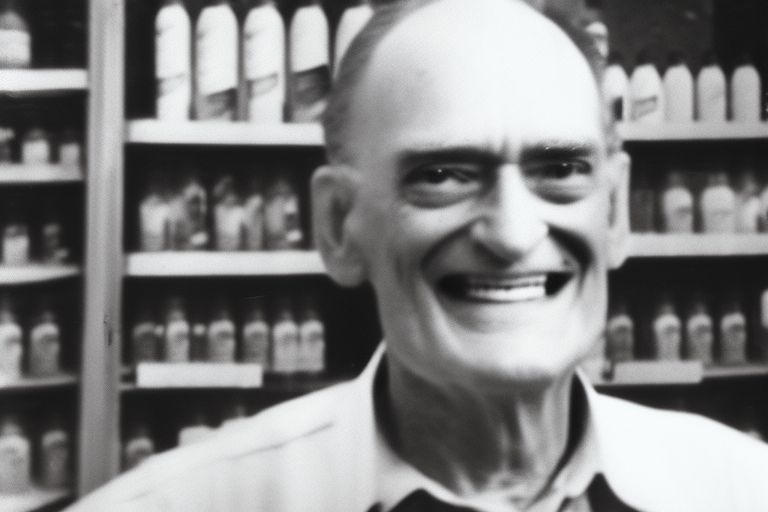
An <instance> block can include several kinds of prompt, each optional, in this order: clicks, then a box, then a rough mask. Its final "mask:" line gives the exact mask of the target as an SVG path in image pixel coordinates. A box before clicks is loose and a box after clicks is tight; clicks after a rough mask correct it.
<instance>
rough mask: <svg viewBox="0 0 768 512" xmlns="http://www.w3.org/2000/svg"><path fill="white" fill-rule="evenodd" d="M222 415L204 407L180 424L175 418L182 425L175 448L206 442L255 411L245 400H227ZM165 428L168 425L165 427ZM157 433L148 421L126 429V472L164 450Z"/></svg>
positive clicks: (124, 451) (179, 428)
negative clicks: (158, 440) (212, 435)
mask: <svg viewBox="0 0 768 512" xmlns="http://www.w3.org/2000/svg"><path fill="white" fill-rule="evenodd" d="M219 412H220V413H221V414H215V411H205V412H204V411H203V410H202V408H199V407H197V408H195V409H194V410H192V411H187V413H186V414H182V416H183V417H182V418H181V420H180V421H179V419H178V418H173V419H174V420H176V421H177V422H178V423H179V424H178V427H177V428H176V430H175V436H174V439H173V441H172V442H173V443H175V446H184V445H189V444H192V443H195V442H197V441H200V440H203V439H205V438H206V437H208V436H210V435H211V434H213V433H214V432H216V431H217V430H218V429H224V428H228V427H232V426H234V425H237V424H238V422H241V421H243V420H244V419H245V418H246V417H248V416H250V415H251V414H252V413H255V411H248V410H247V408H246V406H245V404H244V403H243V402H242V401H241V400H234V401H225V402H224V403H223V411H219ZM164 426H165V425H164ZM153 430H154V429H152V428H151V427H150V424H149V422H147V421H146V419H145V418H142V419H135V418H134V419H133V421H131V422H130V426H129V427H128V428H127V429H126V432H125V435H124V436H123V443H122V449H121V455H122V457H121V459H122V468H123V471H127V470H129V469H132V468H134V467H136V466H138V465H139V464H141V463H142V462H144V461H145V460H147V459H148V458H149V457H151V456H152V455H154V454H155V453H157V452H158V451H160V450H161V449H163V448H169V447H161V446H158V444H159V443H158V442H156V439H155V436H154V435H153Z"/></svg>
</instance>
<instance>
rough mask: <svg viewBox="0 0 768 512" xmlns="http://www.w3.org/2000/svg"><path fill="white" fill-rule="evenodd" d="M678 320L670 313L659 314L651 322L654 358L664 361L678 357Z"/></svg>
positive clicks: (679, 333)
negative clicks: (654, 343)
mask: <svg viewBox="0 0 768 512" xmlns="http://www.w3.org/2000/svg"><path fill="white" fill-rule="evenodd" d="M680 331H681V325H680V320H679V319H678V318H677V317H676V316H675V315H671V314H665V315H661V316H659V317H657V318H656V320H655V321H654V323H653V332H654V337H655V341H656V358H657V359H659V360H665V361H674V360H678V359H680V340H681V337H682V336H681V334H682V333H681V332H680Z"/></svg>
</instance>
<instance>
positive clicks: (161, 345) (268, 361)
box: [130, 297, 325, 376]
mask: <svg viewBox="0 0 768 512" xmlns="http://www.w3.org/2000/svg"><path fill="white" fill-rule="evenodd" d="M273 306H274V308H273V310H272V312H273V314H272V315H271V318H269V319H268V317H267V314H266V307H265V305H264V302H263V301H262V300H261V299H258V298H254V299H248V300H247V302H246V304H245V308H244V311H243V312H242V323H241V324H240V325H237V324H236V322H235V319H234V316H233V314H232V309H231V307H230V306H229V304H228V303H227V301H226V300H224V299H221V298H220V299H217V300H215V301H213V302H212V303H211V304H210V307H209V308H208V311H207V314H203V315H195V317H196V318H194V319H192V320H190V316H189V315H188V314H187V308H186V306H185V303H184V301H183V300H182V299H181V298H180V297H171V298H169V299H168V300H167V301H166V302H165V308H164V311H163V313H162V315H161V318H162V320H161V321H160V322H157V321H156V318H157V316H156V315H155V314H153V311H152V310H151V308H149V307H147V306H144V307H142V308H141V309H140V310H139V312H138V315H137V316H136V318H135V319H134V323H133V325H132V330H131V354H130V356H131V360H132V362H133V363H134V364H137V363H140V362H143V361H165V362H188V361H209V362H218V363H222V362H235V361H240V362H243V363H257V364H260V365H261V366H262V368H263V369H264V371H265V372H266V373H269V374H274V375H280V376H288V375H293V374H298V373H306V374H319V373H322V372H323V371H324V370H325V327H324V325H323V322H322V320H321V319H320V315H319V314H318V311H317V307H316V306H315V303H314V301H313V300H311V299H310V298H305V299H303V300H302V301H300V307H299V308H298V309H299V311H298V315H296V314H295V313H294V307H293V304H292V303H291V301H290V300H288V299H286V298H280V299H278V300H277V301H276V302H275V303H274V304H273Z"/></svg>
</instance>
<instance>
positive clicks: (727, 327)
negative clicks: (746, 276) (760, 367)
mask: <svg viewBox="0 0 768 512" xmlns="http://www.w3.org/2000/svg"><path fill="white" fill-rule="evenodd" d="M719 334H720V362H721V363H723V364H742V363H746V361H747V319H746V317H745V316H744V312H743V310H742V308H741V303H740V301H739V299H738V296H737V295H736V293H733V292H732V293H729V294H726V299H725V301H724V303H723V308H722V314H721V316H720V325H719Z"/></svg>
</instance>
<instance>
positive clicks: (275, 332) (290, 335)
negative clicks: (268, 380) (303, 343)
mask: <svg viewBox="0 0 768 512" xmlns="http://www.w3.org/2000/svg"><path fill="white" fill-rule="evenodd" d="M271 338H272V371H273V372H274V373H275V374H276V375H280V376H284V377H285V376H290V375H293V374H294V373H296V370H297V369H298V364H297V363H298V351H299V326H298V325H296V321H295V320H294V316H293V311H292V310H291V305H290V303H289V302H288V301H286V300H282V301H280V303H279V304H278V306H277V314H276V316H275V321H274V322H273V324H272V336H271Z"/></svg>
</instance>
